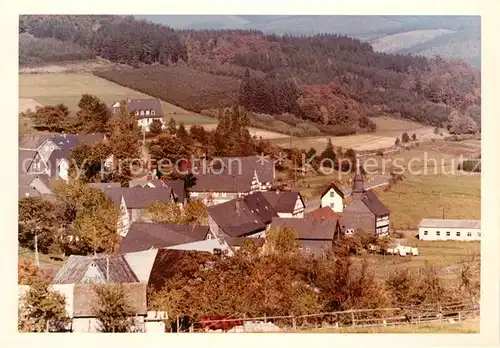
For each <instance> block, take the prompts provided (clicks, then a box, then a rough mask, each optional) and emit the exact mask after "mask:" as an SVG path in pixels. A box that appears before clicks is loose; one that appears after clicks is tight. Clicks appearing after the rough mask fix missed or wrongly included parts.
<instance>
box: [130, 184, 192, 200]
mask: <svg viewBox="0 0 500 348" xmlns="http://www.w3.org/2000/svg"><path fill="white" fill-rule="evenodd" d="M128 186H129V187H137V186H140V187H151V188H154V187H170V188H172V191H173V193H174V197H175V199H176V201H177V202H179V204H181V205H185V204H186V203H187V199H188V195H187V190H186V183H185V182H184V180H163V179H162V180H160V179H152V180H146V181H145V180H142V179H134V180H130V181H129V185H128Z"/></svg>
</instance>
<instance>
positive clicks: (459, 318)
mask: <svg viewBox="0 0 500 348" xmlns="http://www.w3.org/2000/svg"><path fill="white" fill-rule="evenodd" d="M461 320H462V312H458V321H461Z"/></svg>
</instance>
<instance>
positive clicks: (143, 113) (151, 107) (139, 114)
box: [111, 98, 165, 132]
mask: <svg viewBox="0 0 500 348" xmlns="http://www.w3.org/2000/svg"><path fill="white" fill-rule="evenodd" d="M120 103H121V102H119V101H118V102H116V103H114V104H113V105H112V107H111V112H112V114H113V115H117V114H119V113H120V107H121V105H120ZM126 105H127V108H128V110H129V111H131V112H133V113H134V114H135V117H136V118H137V124H138V126H139V127H140V128H141V129H142V130H143V131H145V132H149V130H150V126H151V123H153V120H158V121H160V122H161V123H162V127H163V128H164V127H165V121H164V119H163V108H162V106H161V102H160V100H159V99H151V98H150V99H130V98H129V99H127V100H126Z"/></svg>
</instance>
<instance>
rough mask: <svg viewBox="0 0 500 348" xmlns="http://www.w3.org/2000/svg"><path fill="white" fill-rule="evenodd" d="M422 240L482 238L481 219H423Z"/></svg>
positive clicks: (421, 222)
mask: <svg viewBox="0 0 500 348" xmlns="http://www.w3.org/2000/svg"><path fill="white" fill-rule="evenodd" d="M418 238H419V239H420V240H459V241H473V240H481V220H450V219H422V220H421V221H420V223H419V225H418Z"/></svg>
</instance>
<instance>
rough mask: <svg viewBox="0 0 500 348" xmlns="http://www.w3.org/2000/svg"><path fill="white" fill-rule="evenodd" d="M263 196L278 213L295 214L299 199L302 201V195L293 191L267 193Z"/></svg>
mask: <svg viewBox="0 0 500 348" xmlns="http://www.w3.org/2000/svg"><path fill="white" fill-rule="evenodd" d="M262 194H263V195H264V197H265V198H266V199H267V201H268V202H269V203H270V204H271V206H272V207H273V208H274V209H275V210H276V211H277V212H278V213H293V210H294V208H295V203H296V202H297V199H298V198H300V199H301V200H302V196H301V195H300V193H299V192H293V191H267V192H262ZM302 203H304V201H303V200H302ZM304 206H305V204H304Z"/></svg>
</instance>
